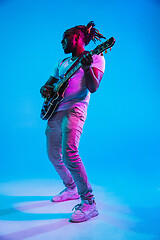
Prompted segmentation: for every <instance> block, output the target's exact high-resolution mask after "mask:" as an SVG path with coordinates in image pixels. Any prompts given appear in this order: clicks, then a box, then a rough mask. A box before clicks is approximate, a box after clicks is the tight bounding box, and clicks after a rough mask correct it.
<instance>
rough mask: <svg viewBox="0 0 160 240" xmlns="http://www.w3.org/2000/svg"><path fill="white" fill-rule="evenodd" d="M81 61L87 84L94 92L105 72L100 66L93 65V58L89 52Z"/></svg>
mask: <svg viewBox="0 0 160 240" xmlns="http://www.w3.org/2000/svg"><path fill="white" fill-rule="evenodd" d="M81 63H82V69H83V70H84V76H85V79H86V86H87V88H88V89H89V91H90V92H91V93H94V92H95V91H96V90H97V89H98V87H99V84H100V82H101V79H102V77H103V72H102V71H100V70H99V69H98V68H95V67H91V64H92V63H93V58H92V56H91V55H90V54H87V55H86V56H85V57H83V59H82V60H81Z"/></svg>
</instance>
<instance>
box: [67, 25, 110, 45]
mask: <svg viewBox="0 0 160 240" xmlns="http://www.w3.org/2000/svg"><path fill="white" fill-rule="evenodd" d="M94 27H95V24H94V22H93V21H90V22H89V23H88V24H87V26H85V25H79V26H75V27H73V28H70V29H68V30H66V31H65V32H64V34H71V33H73V34H78V35H80V36H81V37H82V39H83V41H84V43H85V45H88V44H89V43H90V41H91V40H92V41H93V42H94V43H95V42H96V41H97V40H98V41H101V40H100V38H104V39H106V38H105V37H104V36H103V35H102V34H101V33H100V32H99V31H98V30H97V29H96V28H94Z"/></svg>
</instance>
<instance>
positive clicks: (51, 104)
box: [40, 37, 115, 120]
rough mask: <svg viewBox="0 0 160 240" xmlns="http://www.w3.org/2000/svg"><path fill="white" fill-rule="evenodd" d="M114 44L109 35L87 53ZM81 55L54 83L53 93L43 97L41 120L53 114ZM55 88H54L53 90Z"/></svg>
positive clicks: (94, 52) (102, 49) (98, 50)
mask: <svg viewBox="0 0 160 240" xmlns="http://www.w3.org/2000/svg"><path fill="white" fill-rule="evenodd" d="M114 44H115V39H114V38H113V37H111V38H110V39H108V40H107V41H105V42H103V43H102V44H100V45H98V46H97V47H96V48H95V49H94V50H91V51H90V52H89V53H90V54H91V55H94V54H97V55H98V54H100V53H101V52H104V51H105V52H107V51H106V50H107V49H108V48H110V49H111V47H112V46H113V45H114ZM82 58H83V56H82V57H81V58H80V59H78V60H77V61H76V64H73V65H74V67H73V68H72V66H71V68H70V69H71V70H70V69H69V70H68V71H67V73H66V74H65V75H64V78H62V79H59V80H58V82H57V83H56V86H55V85H54V87H53V94H52V96H50V97H47V98H45V100H44V103H43V106H42V109H41V115H40V116H41V118H42V119H43V120H48V119H50V117H51V116H52V115H53V114H54V112H55V110H56V108H57V106H58V105H59V103H60V102H61V101H62V100H63V98H64V93H65V90H66V89H67V87H68V84H69V79H70V78H71V77H72V76H73V74H74V73H75V72H76V71H77V70H78V69H79V68H80V67H81V66H82V64H81V61H80V60H81V59H82ZM55 89H56V90H55Z"/></svg>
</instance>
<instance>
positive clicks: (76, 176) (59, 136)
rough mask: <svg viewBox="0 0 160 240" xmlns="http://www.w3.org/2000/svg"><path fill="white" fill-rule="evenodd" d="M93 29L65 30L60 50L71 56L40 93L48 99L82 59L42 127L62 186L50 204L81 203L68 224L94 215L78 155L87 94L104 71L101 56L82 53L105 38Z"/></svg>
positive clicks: (89, 186) (97, 85) (97, 82)
mask: <svg viewBox="0 0 160 240" xmlns="http://www.w3.org/2000/svg"><path fill="white" fill-rule="evenodd" d="M94 26H95V24H94V23H93V22H89V24H88V25H87V26H82V25H80V26H76V27H73V28H70V29H68V30H66V31H65V33H64V34H63V39H62V42H61V43H62V47H63V49H64V52H65V53H66V54H68V53H71V54H72V56H70V57H69V58H66V59H64V60H63V61H61V62H60V63H58V66H57V67H56V69H55V71H54V74H53V77H52V78H51V79H49V80H48V81H47V82H46V84H45V85H44V86H42V88H41V90H40V92H41V94H42V96H43V97H48V96H50V95H51V94H52V93H53V86H54V87H55V88H56V82H57V81H58V79H60V78H62V77H63V76H64V74H65V73H66V71H67V70H68V69H69V68H70V67H71V66H72V64H74V62H75V61H76V60H77V59H78V58H80V57H82V56H83V57H82V58H81V63H82V68H80V69H79V70H78V71H77V72H75V74H74V75H73V76H72V77H71V78H70V80H69V85H68V87H67V89H66V90H65V92H64V98H63V100H62V101H61V102H60V104H59V105H58V107H57V109H56V112H55V113H54V114H53V116H52V117H51V118H50V119H49V120H48V123H47V128H46V137H47V152H48V157H49V159H50V161H51V162H52V164H53V165H54V167H55V169H56V171H57V172H58V174H59V176H60V177H61V179H62V180H63V183H64V185H65V187H66V188H65V189H64V190H63V191H62V192H60V193H59V194H58V195H56V196H54V197H53V198H52V201H53V202H62V201H67V200H74V199H78V198H79V197H80V198H81V204H78V205H76V206H75V212H74V213H73V214H72V216H71V218H70V221H71V222H83V221H86V220H88V219H90V218H92V217H95V216H97V215H98V210H97V208H96V203H95V199H94V195H93V192H92V187H91V185H90V183H89V181H88V178H87V173H86V170H85V168H84V165H83V163H82V160H81V158H80V156H79V154H78V145H79V141H80V136H81V133H82V129H83V125H84V122H85V119H86V114H87V107H88V103H89V99H90V92H91V93H93V92H95V91H96V90H97V89H98V87H99V84H100V81H101V79H102V76H103V73H104V68H105V60H104V57H103V56H102V55H93V56H91V55H90V54H89V53H87V52H86V51H85V46H86V45H87V44H88V43H89V42H90V41H91V40H93V41H95V40H97V39H98V40H100V38H105V37H104V36H103V35H102V34H100V33H99V31H98V30H97V29H95V28H94ZM77 190H78V191H77Z"/></svg>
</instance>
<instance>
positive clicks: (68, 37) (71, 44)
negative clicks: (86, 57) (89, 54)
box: [61, 33, 76, 53]
mask: <svg viewBox="0 0 160 240" xmlns="http://www.w3.org/2000/svg"><path fill="white" fill-rule="evenodd" d="M61 43H62V47H63V49H64V52H65V53H71V52H73V50H74V49H75V47H76V40H75V34H69V33H67V34H64V35H63V39H62V41H61Z"/></svg>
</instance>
